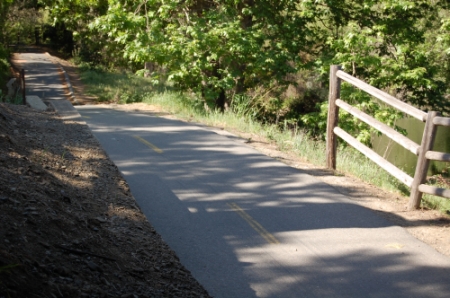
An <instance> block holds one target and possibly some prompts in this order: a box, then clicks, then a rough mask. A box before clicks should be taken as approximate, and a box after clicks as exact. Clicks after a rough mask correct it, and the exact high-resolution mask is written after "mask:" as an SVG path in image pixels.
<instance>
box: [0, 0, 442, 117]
mask: <svg viewBox="0 0 450 298" xmlns="http://www.w3.org/2000/svg"><path fill="white" fill-rule="evenodd" d="M29 2H30V3H31V2H33V1H29ZM34 2H35V4H36V5H37V6H39V7H40V8H44V7H45V9H46V11H47V12H48V15H49V18H48V19H49V20H51V21H52V23H53V25H56V24H63V25H64V28H65V29H67V30H70V31H71V32H72V33H73V39H74V41H75V44H76V51H77V54H78V55H80V56H81V57H82V58H83V59H84V60H88V61H93V62H95V63H102V64H104V65H108V66H129V67H131V68H134V69H137V68H139V67H141V68H142V65H143V64H144V63H145V62H151V63H153V64H154V65H158V66H159V67H160V68H162V69H164V70H165V73H167V78H168V80H169V81H172V82H173V83H174V84H175V85H176V86H178V87H179V88H182V89H184V90H190V91H193V92H196V93H198V94H200V95H201V96H202V98H203V99H204V100H205V102H206V103H208V104H209V105H210V106H214V105H215V106H216V107H218V108H221V109H223V108H224V106H225V104H226V103H227V102H229V101H230V100H231V99H232V98H233V97H234V96H236V95H239V94H246V93H248V92H251V90H255V89H256V88H265V89H266V90H280V92H282V91H283V90H286V89H287V88H288V87H289V86H295V85H296V84H299V82H298V80H296V79H295V78H296V76H295V75H296V74H298V73H301V72H310V73H313V74H314V76H315V77H316V78H318V80H319V81H321V82H322V83H321V84H322V88H323V87H324V86H325V85H326V84H327V83H326V80H327V73H328V69H329V66H330V65H331V64H340V65H342V66H343V67H344V69H345V70H346V71H347V72H349V73H351V74H352V75H354V76H356V77H358V78H360V79H363V80H365V81H367V82H368V83H370V84H372V85H374V86H376V87H378V88H381V89H383V90H386V91H387V92H389V93H391V94H393V95H395V96H397V97H398V98H400V99H402V100H404V101H407V102H409V103H411V104H414V105H416V106H417V107H419V108H422V109H434V110H439V111H442V112H449V110H450V106H449V104H448V101H447V100H446V98H445V96H446V94H448V92H449V90H448V89H449V87H448V86H449V80H450V59H449V54H450V37H449V36H450V35H449V31H450V14H449V7H448V6H449V4H448V1H445V0H414V1H408V0H380V1H374V0H361V1H356V0H340V1H336V0H280V1H272V0H241V1H238V0H139V1H132V0H101V1H94V0H64V1H63V0H38V1H34ZM12 3H13V1H11V0H7V1H6V2H5V1H3V2H2V4H1V5H0V14H5V11H6V10H7V8H8V7H9V6H11V5H12ZM155 75H156V73H155ZM293 78H294V79H293Z"/></svg>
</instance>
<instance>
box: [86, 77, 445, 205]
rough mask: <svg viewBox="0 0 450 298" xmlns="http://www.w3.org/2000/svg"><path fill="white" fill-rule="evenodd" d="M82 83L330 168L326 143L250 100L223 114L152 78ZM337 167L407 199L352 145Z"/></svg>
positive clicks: (112, 98)
mask: <svg viewBox="0 0 450 298" xmlns="http://www.w3.org/2000/svg"><path fill="white" fill-rule="evenodd" d="M82 80H83V82H84V83H85V84H86V85H87V86H88V91H89V92H90V93H91V94H92V95H94V96H97V97H98V98H99V100H100V101H107V102H117V103H129V102H143V103H147V104H152V105H157V106H160V107H161V108H162V109H163V110H165V111H167V112H169V113H171V114H174V115H176V116H177V117H178V118H181V119H188V120H190V121H195V122H199V123H203V124H206V125H209V126H216V127H221V128H224V129H231V130H233V131H240V132H243V133H251V134H254V135H258V136H260V137H263V138H265V139H266V140H268V141H271V142H274V143H276V144H277V146H278V147H279V148H280V149H281V150H284V151H290V152H294V153H295V154H297V155H298V156H299V157H301V158H302V159H303V160H306V161H308V162H310V163H312V164H315V165H318V166H323V167H324V166H325V164H326V156H325V147H326V145H325V142H324V141H321V140H314V139H312V138H311V137H310V136H309V135H308V133H307V132H304V131H302V130H299V129H292V128H288V126H287V125H286V124H285V125H284V126H283V125H282V126H281V127H280V125H274V124H262V123H260V122H258V121H256V120H255V117H254V116H255V114H256V113H257V111H255V105H253V104H252V100H251V99H249V98H239V97H235V100H234V102H232V105H231V107H230V109H229V110H228V111H226V112H224V113H221V112H218V111H214V110H209V111H208V109H205V105H204V102H203V101H202V100H200V99H199V98H198V97H196V96H195V95H194V94H188V93H181V92H177V91H175V90H174V89H173V88H171V87H170V86H169V87H167V86H163V85H158V84H153V83H152V81H151V80H150V79H146V78H143V77H137V76H135V75H132V74H126V73H118V72H107V71H104V70H102V71H100V72H99V71H98V70H92V69H84V71H83V73H82ZM337 168H338V169H339V171H340V172H341V173H343V174H348V175H351V176H354V177H357V178H359V179H361V180H362V181H365V182H368V183H370V184H372V185H375V186H378V187H380V188H383V189H385V190H388V191H392V192H398V193H400V194H401V195H404V196H408V195H409V189H408V188H407V187H406V186H405V185H403V184H402V183H400V182H399V181H398V180H396V179H395V178H394V177H393V176H391V175H389V174H388V173H387V172H386V171H384V170H383V169H381V168H380V167H378V166H377V165H376V164H374V163H373V162H372V161H370V160H369V159H368V158H366V157H365V156H363V155H362V154H361V153H359V152H358V151H356V150H355V149H353V148H351V147H350V146H341V147H340V148H338V155H337ZM424 205H426V206H427V207H431V208H434V209H440V210H442V211H444V212H450V202H449V201H448V200H445V199H442V198H439V197H434V196H429V195H425V196H424Z"/></svg>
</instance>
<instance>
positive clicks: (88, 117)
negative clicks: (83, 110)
mask: <svg viewBox="0 0 450 298" xmlns="http://www.w3.org/2000/svg"><path fill="white" fill-rule="evenodd" d="M81 117H82V118H87V119H90V118H91V117H90V116H81Z"/></svg>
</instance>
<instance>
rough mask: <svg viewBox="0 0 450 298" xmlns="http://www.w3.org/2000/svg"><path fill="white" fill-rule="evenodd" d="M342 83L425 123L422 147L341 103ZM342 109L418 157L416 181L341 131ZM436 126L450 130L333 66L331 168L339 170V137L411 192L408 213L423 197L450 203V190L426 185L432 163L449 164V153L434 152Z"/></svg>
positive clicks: (447, 122)
mask: <svg viewBox="0 0 450 298" xmlns="http://www.w3.org/2000/svg"><path fill="white" fill-rule="evenodd" d="M342 80H344V81H346V82H348V83H350V84H351V85H353V86H355V87H357V88H359V89H361V90H363V91H365V92H367V93H368V94H370V95H372V96H374V97H376V98H378V99H379V100H381V101H382V102H384V103H386V104H388V105H390V106H392V107H394V108H396V109H397V110H399V111H402V112H403V113H405V114H408V115H410V116H411V117H414V118H416V119H418V120H420V121H422V122H425V129H424V132H423V137H422V142H421V144H420V145H419V144H416V143H415V142H414V141H412V140H410V139H409V138H407V137H405V136H404V135H402V134H401V133H399V132H397V131H395V130H394V129H393V128H391V127H389V126H387V125H386V124H384V123H382V122H380V121H378V120H376V119H375V118H373V117H372V116H370V115H368V114H366V113H364V112H362V111H361V110H359V109H357V108H355V107H353V106H351V105H349V104H348V103H346V102H345V101H343V100H341V99H340V89H341V81H342ZM339 109H343V110H344V111H346V112H348V113H350V114H351V115H353V116H354V117H356V118H357V119H359V120H361V121H363V122H365V123H367V124H368V125H370V126H372V127H373V128H375V129H377V130H378V131H379V132H381V133H382V134H384V135H386V136H387V137H389V138H390V139H392V140H393V141H395V142H397V143H398V144H399V145H401V146H402V147H404V148H405V149H407V150H409V151H411V152H412V153H413V154H415V155H416V156H418V161H417V165H416V171H415V174H414V177H411V176H409V175H408V174H406V173H405V172H403V171H402V170H401V169H399V168H397V167H396V166H395V165H393V164H392V163H390V162H388V161H387V160H386V159H384V158H383V157H381V156H380V155H378V154H377V153H376V152H374V151H373V150H372V149H370V148H369V147H367V146H365V145H363V144H362V143H361V142H359V141H358V140H357V139H356V138H354V137H353V136H351V135H350V134H348V133H347V132H346V131H344V130H343V129H341V128H340V127H339V126H338V124H339ZM437 126H450V118H448V117H441V116H440V114H439V113H438V112H434V111H432V112H428V113H425V112H423V111H421V110H419V109H417V108H415V107H413V106H411V105H409V104H407V103H405V102H402V101H400V100H399V99H397V98H395V97H393V96H391V95H389V94H387V93H386V92H383V91H381V90H379V89H377V88H375V87H373V86H370V85H369V84H367V83H365V82H363V81H361V80H359V79H357V78H355V77H353V76H351V75H349V74H347V73H345V72H343V71H342V70H341V69H340V67H339V66H337V65H333V66H331V69H330V93H329V107H328V122H327V148H326V153H327V167H328V168H330V169H334V170H335V169H336V149H337V139H336V136H339V137H340V138H341V139H343V140H344V141H346V142H347V143H349V144H350V145H351V146H353V147H354V148H355V149H357V150H358V151H360V152H361V153H363V154H364V155H365V156H367V157H368V158H369V159H370V160H372V161H373V162H375V163H376V164H377V165H378V166H380V167H381V168H383V169H384V170H386V171H387V172H389V173H390V174H391V175H392V176H394V177H395V178H397V179H398V180H400V181H401V182H402V183H404V184H405V185H407V186H408V187H410V188H411V196H410V200H409V204H408V209H409V210H413V209H417V208H418V207H419V206H420V202H421V199H422V196H423V193H428V194H431V195H436V196H441V197H444V198H448V199H450V189H446V188H438V187H434V186H429V185H426V184H424V183H425V181H426V176H427V172H428V167H429V164H430V160H437V161H447V162H448V161H450V153H445V152H436V151H432V150H433V145H434V140H435V137H436V131H437Z"/></svg>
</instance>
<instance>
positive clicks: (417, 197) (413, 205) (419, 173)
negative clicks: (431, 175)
mask: <svg viewBox="0 0 450 298" xmlns="http://www.w3.org/2000/svg"><path fill="white" fill-rule="evenodd" d="M436 116H439V113H438V112H428V116H427V122H426V123H425V129H424V131H423V137H422V143H421V145H420V152H419V157H418V159H417V165H416V172H415V173H414V180H413V183H412V185H411V195H410V197H409V204H408V210H414V209H417V208H419V206H420V201H421V200H422V195H423V194H422V192H420V191H419V185H420V184H423V183H425V180H426V178H427V172H428V166H429V165H430V160H429V159H427V158H426V157H425V154H427V151H430V150H432V149H433V144H434V139H435V138H436V130H437V126H436V125H434V124H433V118H434V117H436Z"/></svg>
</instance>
